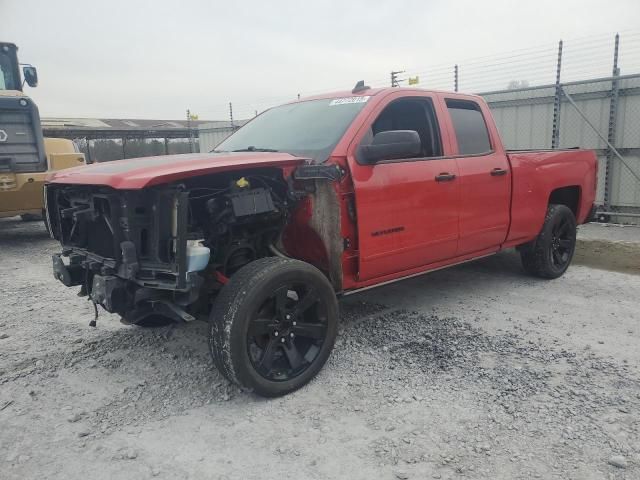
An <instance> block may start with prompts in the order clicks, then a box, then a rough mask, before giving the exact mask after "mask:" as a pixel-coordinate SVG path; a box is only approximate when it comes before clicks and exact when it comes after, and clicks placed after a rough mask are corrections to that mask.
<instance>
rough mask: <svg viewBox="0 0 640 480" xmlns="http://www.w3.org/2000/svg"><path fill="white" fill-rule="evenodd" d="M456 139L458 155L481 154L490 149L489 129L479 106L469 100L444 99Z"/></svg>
mask: <svg viewBox="0 0 640 480" xmlns="http://www.w3.org/2000/svg"><path fill="white" fill-rule="evenodd" d="M446 104H447V110H448V111H449V116H450V117H451V123H452V124H453V129H454V131H455V133H456V139H457V141H458V154H459V155H482V154H485V153H489V152H491V151H492V147H491V140H490V137H489V130H488V129H487V123H486V122H485V120H484V116H483V115H482V112H481V111H480V106H479V105H478V104H477V103H475V102H472V101H469V100H454V99H450V98H449V99H446Z"/></svg>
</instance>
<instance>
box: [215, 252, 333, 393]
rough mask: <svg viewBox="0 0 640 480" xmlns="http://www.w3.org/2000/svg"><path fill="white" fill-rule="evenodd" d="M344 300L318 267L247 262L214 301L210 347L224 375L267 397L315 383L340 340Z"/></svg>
mask: <svg viewBox="0 0 640 480" xmlns="http://www.w3.org/2000/svg"><path fill="white" fill-rule="evenodd" d="M337 323H338V303H337V299H336V296H335V293H334V291H333V287H332V286H331V284H330V283H329V281H328V280H327V278H326V277H325V276H324V275H323V274H322V272H320V271H319V270H318V269H317V268H315V267H314V266H312V265H310V264H308V263H305V262H301V261H299V260H293V259H284V258H279V257H269V258H262V259H259V260H256V261H254V262H251V263H249V264H248V265H245V266H244V267H242V268H241V269H240V270H239V271H238V272H236V273H235V274H234V275H233V277H231V280H230V281H229V283H228V284H227V285H225V286H224V287H223V289H222V291H221V292H220V294H219V295H218V297H217V298H216V300H215V302H214V305H213V309H212V312H211V331H210V336H209V347H210V350H211V355H212V357H213V361H214V363H215V365H216V367H217V368H218V370H220V372H221V373H222V374H223V375H224V376H225V377H226V378H227V379H229V380H230V381H232V382H234V383H236V384H237V385H239V386H241V387H243V388H246V389H249V390H252V391H254V392H255V393H257V394H258V395H262V396H264V397H277V396H280V395H285V394H287V393H289V392H292V391H294V390H297V389H298V388H300V387H302V386H303V385H305V384H306V383H307V382H309V381H310V380H311V379H312V378H313V377H314V376H315V375H316V374H317V373H318V372H319V371H320V369H322V367H323V366H324V364H325V362H326V361H327V359H328V358H329V355H330V353H331V350H332V349H333V344H334V342H335V338H336V333H337Z"/></svg>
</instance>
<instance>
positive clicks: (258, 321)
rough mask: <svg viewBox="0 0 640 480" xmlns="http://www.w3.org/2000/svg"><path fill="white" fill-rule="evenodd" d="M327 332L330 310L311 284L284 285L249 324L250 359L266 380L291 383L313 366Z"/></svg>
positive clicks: (266, 301) (269, 298)
mask: <svg viewBox="0 0 640 480" xmlns="http://www.w3.org/2000/svg"><path fill="white" fill-rule="evenodd" d="M327 333H328V322H327V309H326V305H324V303H323V302H322V301H321V299H320V295H319V293H318V292H317V290H316V289H315V288H313V287H311V286H308V285H299V284H289V285H284V286H282V287H280V288H278V289H277V290H276V291H275V292H274V294H273V295H271V296H270V297H268V298H267V299H266V300H265V301H264V302H263V304H262V305H261V306H260V307H259V308H258V310H257V311H256V312H255V313H254V315H253V317H252V319H251V320H250V322H249V327H248V330H247V351H248V353H249V359H250V361H251V364H252V366H253V368H254V369H255V370H256V372H257V373H258V374H259V375H260V376H262V377H263V378H265V379H267V380H270V381H287V380H291V379H293V378H295V377H298V376H300V375H302V374H303V373H304V372H305V371H307V370H308V369H309V368H310V367H311V366H312V365H313V364H314V362H315V361H316V360H317V358H318V356H319V354H320V351H321V349H322V345H323V343H324V341H325V339H326V336H327Z"/></svg>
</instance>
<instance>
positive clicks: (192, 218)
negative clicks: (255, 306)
mask: <svg viewBox="0 0 640 480" xmlns="http://www.w3.org/2000/svg"><path fill="white" fill-rule="evenodd" d="M45 196H46V203H47V214H48V218H47V221H48V222H49V226H50V229H51V232H52V235H53V236H54V237H55V238H56V239H58V240H59V241H60V242H61V243H62V245H63V250H62V253H61V254H59V255H54V258H53V263H54V275H55V276H56V277H57V278H58V279H59V280H60V281H62V283H64V284H65V285H67V286H73V285H79V286H81V292H80V294H81V295H87V296H89V299H90V300H92V301H93V302H94V303H95V304H99V305H101V306H102V307H104V308H105V309H106V310H107V311H109V312H112V313H118V314H120V315H121V316H123V318H124V319H125V320H126V321H129V322H131V323H138V322H139V321H140V320H142V319H144V318H145V317H148V316H149V315H153V314H160V315H163V316H169V317H172V318H175V319H181V320H187V321H188V320H192V319H194V318H195V317H196V316H197V315H199V314H206V313H208V310H209V308H210V303H211V298H212V295H211V294H212V293H215V292H214V291H215V290H216V289H219V288H221V286H222V285H223V284H224V283H226V281H227V279H228V277H230V276H231V275H233V274H234V273H235V272H236V271H237V270H238V269H240V268H241V267H243V266H244V265H246V264H248V263H249V262H252V261H253V260H255V259H257V258H261V257H265V256H273V255H283V253H282V248H283V247H282V245H281V242H280V235H281V233H282V230H283V228H284V226H285V225H286V223H287V221H288V219H289V216H290V214H291V211H292V208H293V207H294V206H295V204H296V201H297V200H298V199H299V198H300V196H301V194H300V192H296V191H294V190H293V187H292V184H291V182H287V181H286V180H285V179H284V178H283V176H282V171H281V170H279V169H255V170H251V171H247V170H243V171H242V172H241V173H240V172H238V173H234V172H225V173H219V174H216V175H210V176H202V177H194V178H191V179H185V180H182V181H181V182H180V183H177V184H170V185H160V186H156V187H149V188H145V189H142V190H115V189H112V188H109V187H100V186H85V185H48V186H47V189H46V193H45ZM203 247H204V248H203ZM207 249H208V252H207ZM193 252H198V253H199V254H204V255H208V258H205V260H204V264H202V265H200V266H198V267H197V268H192V267H193V264H195V263H197V262H194V261H193V259H194V256H193V255H192V253H193ZM200 260H202V259H200ZM202 293H206V294H204V295H203V294H202Z"/></svg>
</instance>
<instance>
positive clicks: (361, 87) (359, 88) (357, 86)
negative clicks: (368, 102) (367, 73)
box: [351, 80, 371, 93]
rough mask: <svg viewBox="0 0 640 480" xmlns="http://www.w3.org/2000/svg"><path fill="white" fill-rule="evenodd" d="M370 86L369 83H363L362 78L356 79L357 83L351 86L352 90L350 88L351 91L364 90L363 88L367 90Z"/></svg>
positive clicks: (358, 91)
mask: <svg viewBox="0 0 640 480" xmlns="http://www.w3.org/2000/svg"><path fill="white" fill-rule="evenodd" d="M370 88H371V87H370V86H369V85H365V84H364V80H360V81H358V83H356V86H355V87H353V90H351V93H360V92H364V91H365V90H369V89H370Z"/></svg>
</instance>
